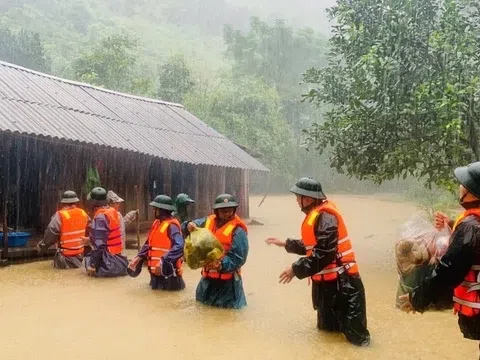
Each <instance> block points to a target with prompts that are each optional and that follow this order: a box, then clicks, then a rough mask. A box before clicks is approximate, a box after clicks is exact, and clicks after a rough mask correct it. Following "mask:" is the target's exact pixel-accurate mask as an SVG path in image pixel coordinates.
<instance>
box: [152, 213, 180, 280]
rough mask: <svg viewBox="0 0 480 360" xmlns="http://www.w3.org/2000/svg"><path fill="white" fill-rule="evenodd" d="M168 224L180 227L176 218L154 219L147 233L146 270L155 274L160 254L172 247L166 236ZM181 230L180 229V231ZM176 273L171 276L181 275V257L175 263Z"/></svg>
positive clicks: (162, 254) (160, 257)
mask: <svg viewBox="0 0 480 360" xmlns="http://www.w3.org/2000/svg"><path fill="white" fill-rule="evenodd" d="M170 224H175V225H177V226H178V228H179V229H181V226H180V223H179V222H178V220H177V219H176V218H171V219H166V220H164V221H160V220H158V219H157V220H155V221H154V222H153V225H152V229H151V230H150V234H148V239H147V241H148V256H147V260H148V270H149V271H150V273H151V274H155V269H156V268H157V267H159V266H161V264H160V262H161V259H162V256H164V255H165V254H166V253H168V252H169V251H170V249H171V248H172V241H171V240H170V237H169V236H168V228H169V227H170ZM181 231H182V230H180V232H181ZM175 270H176V273H174V275H173V276H176V275H178V276H182V274H183V257H181V258H180V259H178V260H177V263H176V264H175Z"/></svg>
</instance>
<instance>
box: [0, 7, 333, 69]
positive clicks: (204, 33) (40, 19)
mask: <svg viewBox="0 0 480 360" xmlns="http://www.w3.org/2000/svg"><path fill="white" fill-rule="evenodd" d="M333 2H334V1H333V0H325V1H322V3H325V5H322V6H320V5H318V1H315V0H297V1H294V2H293V1H290V0H265V1H253V0H136V1H131V0H118V1H115V0H101V1H95V0H3V1H2V2H0V25H1V26H4V27H8V28H11V29H13V30H19V29H20V28H23V29H26V30H30V31H34V32H38V33H39V34H40V36H41V37H42V39H43V40H44V42H45V44H46V46H47V49H48V50H50V52H51V53H52V54H55V55H54V56H53V58H52V65H53V72H54V73H56V74H59V75H62V76H70V73H69V71H70V69H69V63H70V61H71V59H73V58H75V57H76V56H77V55H78V53H79V52H81V51H82V50H83V49H85V48H86V47H88V46H89V45H90V44H92V43H94V42H96V41H98V40H99V39H100V38H102V37H104V36H105V34H111V33H119V32H122V31H126V32H128V33H130V34H134V35H135V36H137V37H138V38H139V40H140V44H141V47H142V52H143V54H144V56H145V59H144V60H145V61H144V63H145V64H151V63H152V62H157V63H158V62H159V63H161V62H163V61H165V59H166V58H168V57H169V56H170V55H172V54H175V53H177V52H181V53H183V54H185V55H186V57H187V58H188V59H189V61H190V63H191V65H192V66H193V67H194V68H196V69H197V70H199V71H202V72H207V73H209V72H212V71H216V70H217V69H218V68H220V67H222V65H223V63H224V61H225V60H224V57H223V54H224V50H225V49H224V45H223V40H222V29H223V27H224V25H226V24H230V25H233V27H234V28H237V29H247V28H248V26H249V19H250V18H251V17H252V16H259V17H261V18H262V19H264V20H269V21H273V20H275V19H277V18H285V20H286V21H287V23H288V24H289V25H291V26H293V27H295V28H303V27H307V26H309V27H313V28H314V29H316V30H322V31H326V30H327V28H328V25H327V21H326V17H325V14H324V8H325V7H326V6H328V5H331V4H332V3H333ZM146 66H151V65H146ZM146 70H147V72H150V73H154V72H155V70H156V69H146Z"/></svg>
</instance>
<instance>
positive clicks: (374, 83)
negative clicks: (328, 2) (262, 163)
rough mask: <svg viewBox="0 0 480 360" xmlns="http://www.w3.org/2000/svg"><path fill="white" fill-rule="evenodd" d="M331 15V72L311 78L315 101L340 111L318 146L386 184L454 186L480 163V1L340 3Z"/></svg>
mask: <svg viewBox="0 0 480 360" xmlns="http://www.w3.org/2000/svg"><path fill="white" fill-rule="evenodd" d="M330 16H331V18H332V19H334V21H335V24H336V25H335V26H334V28H333V35H332V38H331V41H330V46H331V49H330V53H329V65H328V67H326V68H325V69H315V68H311V69H310V70H308V71H307V72H306V74H305V81H306V82H308V83H310V84H312V85H313V86H312V89H311V90H310V92H309V93H308V94H307V95H306V99H307V100H309V101H311V102H313V103H315V104H317V105H321V106H325V105H328V106H330V109H329V111H327V112H326V114H325V121H324V122H323V123H317V124H314V125H313V126H312V127H311V128H310V129H309V131H308V132H307V134H308V138H307V141H308V143H309V145H310V147H311V148H314V149H315V150H317V151H319V152H323V151H324V150H325V149H328V148H329V147H330V146H331V147H332V151H331V153H330V154H331V157H330V160H331V165H332V166H333V167H334V168H336V169H337V170H338V171H340V172H343V171H345V172H346V173H347V174H349V175H353V176H356V177H358V178H359V179H372V180H374V181H375V182H377V183H381V182H383V181H385V180H390V179H393V178H395V177H399V176H403V177H404V178H405V177H407V176H413V177H416V178H423V179H424V180H425V182H426V183H427V184H440V185H445V184H448V183H449V182H450V180H451V179H452V169H453V168H454V167H455V166H458V165H460V164H466V163H469V162H471V161H474V160H476V159H479V158H480V156H479V155H480V150H479V140H478V136H479V125H480V124H479V115H478V114H479V110H480V103H479V100H480V99H479V90H480V87H479V86H480V82H479V75H480V70H479V69H480V67H479V65H480V58H479V57H478V54H479V51H480V42H479V41H480V32H479V23H480V22H479V20H480V16H479V3H478V2H476V1H464V0H425V1H412V0H387V1H383V2H382V3H381V4H380V3H379V2H378V1H375V0H359V1H348V0H339V1H338V4H337V5H336V6H334V7H333V8H332V9H331V10H330Z"/></svg>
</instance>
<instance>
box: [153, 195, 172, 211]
mask: <svg viewBox="0 0 480 360" xmlns="http://www.w3.org/2000/svg"><path fill="white" fill-rule="evenodd" d="M150 206H153V207H155V208H157V209H163V210H167V211H175V205H173V200H172V198H171V197H170V196H167V195H157V196H156V197H155V199H153V201H152V202H151V203H150Z"/></svg>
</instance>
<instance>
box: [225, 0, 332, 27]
mask: <svg viewBox="0 0 480 360" xmlns="http://www.w3.org/2000/svg"><path fill="white" fill-rule="evenodd" d="M227 2H228V3H230V4H232V5H235V6H246V7H248V8H249V9H250V10H251V11H252V12H254V13H255V14H257V15H259V16H261V17H263V18H265V19H266V20H273V19H277V18H283V19H285V20H287V21H288V22H289V23H290V24H291V25H293V26H296V27H311V28H313V29H315V30H317V31H321V32H323V33H328V32H329V25H328V19H327V16H326V14H325V9H326V8H328V7H330V6H333V5H334V4H335V3H336V0H295V1H292V0H259V1H258V0H227Z"/></svg>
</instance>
